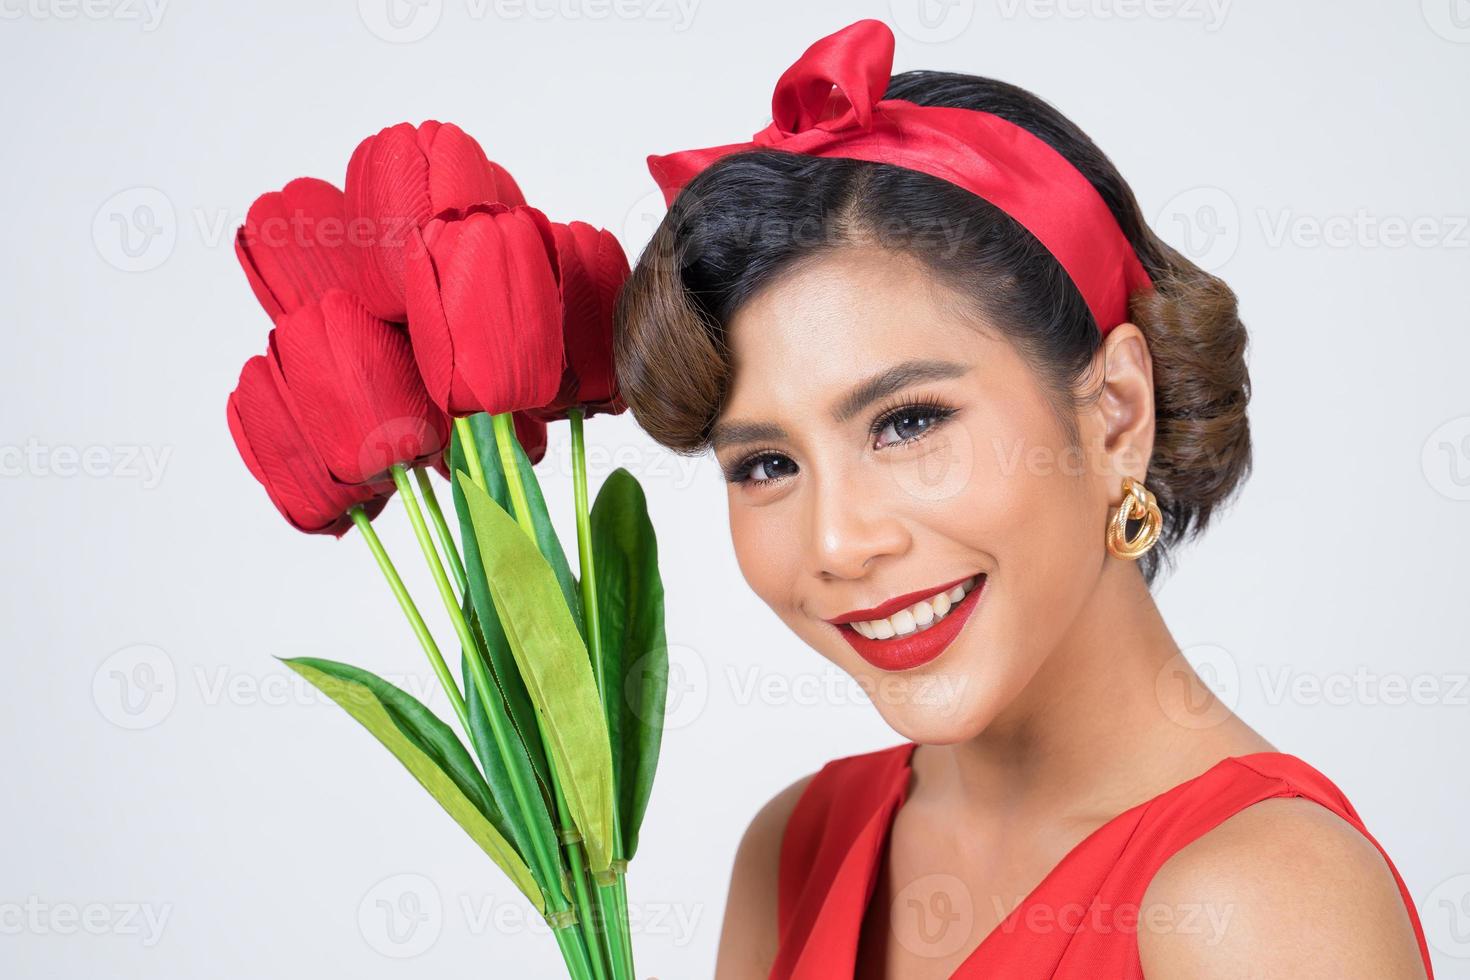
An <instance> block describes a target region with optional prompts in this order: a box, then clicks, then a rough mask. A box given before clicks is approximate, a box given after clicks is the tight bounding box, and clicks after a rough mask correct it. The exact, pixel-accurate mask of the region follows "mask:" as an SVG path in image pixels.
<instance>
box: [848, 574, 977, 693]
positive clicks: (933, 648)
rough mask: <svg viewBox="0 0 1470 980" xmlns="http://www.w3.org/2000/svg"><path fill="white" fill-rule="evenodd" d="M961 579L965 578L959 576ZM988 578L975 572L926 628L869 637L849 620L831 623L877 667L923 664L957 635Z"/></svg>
mask: <svg viewBox="0 0 1470 980" xmlns="http://www.w3.org/2000/svg"><path fill="white" fill-rule="evenodd" d="M960 581H961V582H963V581H965V579H960ZM988 581H989V580H988V578H987V577H986V576H984V575H981V576H979V578H978V580H977V581H976V583H975V587H974V588H973V589H971V590H970V591H969V592H968V593H966V594H965V597H964V598H963V599H961V600H960V601H959V602H957V603H955V605H954V607H953V608H951V609H950V611H949V613H948V614H947V615H946V616H945V617H944V618H943V619H942V620H940V621H939V622H937V623H935V624H934V625H933V626H930V627H928V628H927V629H922V630H918V631H916V632H913V633H909V634H908V635H907V636H895V637H893V638H891V639H887V640H870V639H868V638H867V637H866V636H863V635H862V634H861V633H859V632H858V631H857V630H855V629H853V628H852V625H851V624H850V623H846V622H844V623H839V624H834V625H836V626H837V631H838V632H839V633H841V634H842V638H843V639H844V640H846V641H847V642H848V643H850V644H851V645H852V648H853V649H854V650H856V651H857V654H858V656H860V657H862V658H863V659H864V660H866V661H867V662H868V663H870V664H872V665H873V666H874V667H877V668H878V669H879V670H909V669H910V668H913V667H918V666H920V665H922V664H926V663H928V662H929V661H931V660H933V659H934V658H935V657H937V656H939V655H940V654H941V653H943V652H944V650H945V648H946V647H948V646H949V645H950V643H952V642H954V638H955V637H956V636H958V635H959V632H960V628H961V627H962V626H964V625H965V621H966V620H968V619H969V618H970V614H971V613H972V612H974V611H975V606H976V605H977V604H979V602H980V595H981V593H983V592H984V591H985V588H986V585H987V583H988Z"/></svg>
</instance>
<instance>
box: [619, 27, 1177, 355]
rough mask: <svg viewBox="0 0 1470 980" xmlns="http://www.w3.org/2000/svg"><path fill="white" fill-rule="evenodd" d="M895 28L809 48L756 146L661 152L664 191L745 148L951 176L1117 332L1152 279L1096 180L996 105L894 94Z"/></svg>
mask: <svg viewBox="0 0 1470 980" xmlns="http://www.w3.org/2000/svg"><path fill="white" fill-rule="evenodd" d="M892 69H893V31H892V30H890V29H889V27H888V25H887V24H884V23H883V22H882V21H878V20H860V21H857V22H856V23H853V24H850V25H848V26H847V27H845V28H843V29H842V30H840V31H838V32H836V33H835V34H831V35H828V36H827V37H824V38H822V39H821V40H819V41H817V42H816V43H815V44H813V45H812V46H811V47H810V48H808V49H807V50H806V53H805V54H803V55H802V56H801V58H799V59H798V60H797V61H796V62H795V63H794V64H793V65H792V66H791V67H790V68H788V69H787V70H786V73H785V74H783V75H782V76H781V78H780V80H779V81H778V82H777V83H776V91H775V94H774V96H773V97H772V99H771V124H770V125H769V126H767V127H766V128H765V129H763V130H761V131H760V132H758V133H756V134H755V135H754V136H753V137H751V139H750V141H749V142H746V143H729V144H725V145H722V146H712V147H706V148H703V149H694V150H684V151H681V152H678V153H669V154H665V155H662V156H660V155H652V156H649V158H648V169H649V172H650V173H651V174H652V175H653V178H654V180H655V181H657V182H658V185H659V187H661V188H662V189H663V192H664V200H665V202H666V203H668V204H673V201H674V198H675V197H677V196H678V194H679V191H680V190H682V189H683V187H684V185H685V184H687V183H688V182H689V181H690V180H692V179H693V178H694V177H695V175H697V174H698V173H699V172H700V171H702V170H704V169H705V168H706V167H708V166H709V165H710V164H712V163H714V162H715V161H716V160H719V159H720V158H722V157H724V156H727V155H728V154H731V153H736V152H740V151H742V150H758V149H765V150H782V151H785V152H790V153H803V154H807V155H809V156H819V157H839V158H845V159H854V160H868V161H872V162H876V163H889V164H893V165H895V166H900V167H907V168H908V169H910V170H917V171H921V172H923V173H927V174H930V175H932V176H935V177H940V178H943V179H945V180H948V181H950V182H951V183H953V184H957V185H959V186H960V187H963V188H965V189H966V190H968V191H970V192H971V193H973V194H975V195H977V196H979V197H981V198H983V199H985V200H986V201H989V202H990V203H991V204H994V205H995V206H996V207H998V208H1000V209H1001V210H1002V211H1004V212H1005V213H1006V214H1008V215H1010V216H1011V217H1012V218H1014V219H1016V221H1018V222H1019V223H1020V224H1021V225H1022V226H1023V227H1024V228H1026V230H1028V231H1030V232H1031V234H1033V235H1035V236H1036V238H1037V240H1038V241H1040V242H1041V244H1042V245H1043V246H1045V247H1046V249H1047V251H1049V252H1050V253H1051V254H1052V255H1053V256H1055V257H1056V259H1057V261H1058V262H1060V263H1061V265H1062V268H1064V269H1066V271H1067V274H1068V275H1069V276H1070V277H1071V279H1072V282H1073V283H1074V284H1076V286H1077V289H1078V291H1079V292H1081V294H1082V297H1083V298H1084V299H1085V300H1086V301H1087V306H1088V309H1090V310H1091V311H1092V315H1093V318H1094V319H1095V320H1096V321H1097V325H1098V329H1099V330H1100V331H1102V332H1103V333H1104V334H1106V333H1107V332H1108V331H1109V330H1111V329H1112V328H1113V327H1115V326H1117V325H1118V324H1119V323H1122V322H1123V321H1124V320H1126V319H1127V318H1128V297H1129V294H1130V293H1131V292H1133V291H1136V290H1146V289H1151V288H1152V283H1151V282H1150V280H1149V278H1148V273H1147V272H1146V271H1145V270H1144V268H1143V264H1142V263H1141V262H1139V260H1138V256H1137V255H1136V254H1135V253H1134V251H1133V247H1132V246H1131V245H1130V244H1129V243H1128V239H1127V237H1126V236H1125V235H1124V234H1123V230H1122V229H1121V228H1120V227H1119V226H1118V222H1117V220H1116V219H1115V218H1114V217H1113V214H1112V212H1111V211H1110V210H1108V206H1107V204H1106V203H1105V202H1104V201H1103V199H1102V197H1101V196H1100V195H1099V194H1098V193H1097V190H1096V188H1094V187H1093V186H1092V183H1091V182H1090V181H1088V179H1087V178H1086V177H1084V176H1083V175H1082V174H1081V172H1080V171H1078V170H1077V169H1076V168H1075V167H1073V166H1072V164H1071V163H1069V162H1068V161H1067V159H1066V158H1065V157H1063V156H1062V155H1061V154H1060V153H1058V152H1057V151H1055V150H1053V149H1052V148H1051V147H1050V146H1048V145H1047V144H1046V142H1045V141H1043V140H1041V139H1039V138H1037V137H1036V136H1033V135H1032V134H1031V133H1030V132H1028V131H1027V130H1025V129H1023V128H1022V127H1020V126H1016V125H1014V124H1013V123H1010V122H1008V121H1007V120H1005V119H1002V118H1001V117H1000V116H996V115H993V114H991V113H988V112H977V111H973V110H970V109H950V108H942V107H938V106H920V105H916V104H914V103H912V102H908V101H906V100H903V99H884V98H883V93H884V91H885V90H886V89H887V87H888V80H889V76H890V74H891V72H892Z"/></svg>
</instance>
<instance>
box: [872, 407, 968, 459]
mask: <svg viewBox="0 0 1470 980" xmlns="http://www.w3.org/2000/svg"><path fill="white" fill-rule="evenodd" d="M953 414H954V409H951V408H946V407H944V406H942V405H905V406H904V407H902V408H897V409H894V410H893V411H891V412H889V413H887V414H886V415H884V416H882V417H881V418H879V419H878V420H877V421H876V422H874V423H873V435H874V436H875V437H877V438H878V444H877V445H876V446H875V447H874V448H876V449H883V448H884V447H886V446H894V445H898V444H900V443H905V442H912V441H913V440H915V439H917V438H919V437H920V436H922V435H924V434H925V433H927V432H928V431H929V430H931V429H933V428H935V427H936V426H938V425H939V423H941V422H943V421H944V420H945V419H947V418H949V417H950V416H951V415H953ZM889 432H892V433H893V438H892V440H885V439H884V438H883V437H884V436H886V435H887V434H888V433H889Z"/></svg>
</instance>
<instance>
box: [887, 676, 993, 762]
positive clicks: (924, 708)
mask: <svg viewBox="0 0 1470 980" xmlns="http://www.w3.org/2000/svg"><path fill="white" fill-rule="evenodd" d="M864 686H865V687H868V695H869V697H870V698H871V699H872V702H873V706H874V707H875V708H877V709H878V713H879V714H880V715H882V716H883V720H884V721H886V722H887V723H888V725H889V727H891V728H892V729H893V730H894V731H896V732H898V733H899V734H900V735H902V736H903V737H904V738H907V739H908V740H909V741H912V742H920V743H923V744H926V745H948V744H951V743H954V742H963V741H965V740H967V739H971V738H974V737H975V736H977V735H979V734H980V733H981V732H983V731H984V730H985V728H986V726H987V725H988V724H990V721H991V720H992V719H993V718H994V717H995V714H996V711H997V706H996V705H995V704H994V699H993V698H990V697H986V696H985V692H983V691H980V690H977V689H976V688H977V686H978V678H977V677H976V676H975V675H974V674H973V673H969V672H961V671H945V670H918V671H901V672H898V673H894V674H883V675H881V676H879V677H876V678H873V679H872V680H871V681H870V682H865V683H864Z"/></svg>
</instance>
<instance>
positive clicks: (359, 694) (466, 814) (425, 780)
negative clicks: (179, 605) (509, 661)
mask: <svg viewBox="0 0 1470 980" xmlns="http://www.w3.org/2000/svg"><path fill="white" fill-rule="evenodd" d="M285 664H286V666H288V667H290V668H291V669H292V670H294V671H296V672H297V673H298V674H300V675H301V676H302V677H305V678H306V679H307V680H308V681H310V682H311V683H312V684H314V685H316V687H318V688H319V689H320V690H321V691H322V692H323V693H324V694H326V695H327V696H328V697H330V698H331V699H332V700H333V701H335V702H337V703H338V704H339V705H341V706H342V707H343V708H344V709H346V711H347V713H348V714H350V715H351V716H352V717H353V718H356V719H357V721H358V722H359V723H360V724H361V725H362V726H363V727H364V728H366V729H367V730H368V731H370V732H372V733H373V735H374V736H375V737H376V738H377V739H378V741H380V742H382V743H383V744H384V745H385V746H387V748H388V751H390V752H392V753H393V754H394V755H395V756H396V757H397V758H398V761H399V762H401V763H403V765H404V767H405V768H407V769H408V771H409V772H410V773H412V774H413V777H414V778H415V779H417V780H418V781H419V784H420V785H422V786H423V787H424V789H426V790H428V791H429V795H430V796H432V797H434V799H435V800H438V801H439V805H440V806H442V807H443V808H444V810H445V811H446V812H447V813H448V814H449V815H450V816H451V817H453V818H454V820H455V822H456V823H458V824H459V825H460V826H461V827H463V828H464V830H465V832H466V833H468V834H469V835H470V838H471V839H472V840H473V841H474V842H475V843H476V844H478V845H480V848H481V850H483V851H484V852H485V853H486V854H488V855H490V859H491V860H492V861H494V862H495V863H496V864H497V865H499V866H500V869H501V870H502V871H504V872H505V873H506V875H508V876H509V877H510V880H511V881H512V882H513V883H514V884H515V886H516V887H517V888H519V889H520V890H521V893H522V894H524V895H525V896H526V897H527V898H528V899H530V900H531V904H532V905H534V906H535V907H536V910H537V911H539V912H542V913H544V912H545V909H546V905H545V900H544V898H543V897H542V893H541V889H540V888H539V887H538V886H537V884H536V881H535V879H534V878H533V877H532V875H531V870H530V868H528V867H527V866H526V863H525V861H523V860H522V859H521V856H520V855H519V854H518V853H517V852H516V849H515V848H514V847H512V846H511V844H510V843H509V842H508V841H507V840H506V838H507V836H509V833H510V832H509V827H508V826H507V823H506V820H505V817H504V815H503V814H502V813H501V812H500V811H499V809H498V808H497V807H496V805H495V801H494V799H493V798H492V797H491V795H490V788H489V787H488V786H487V785H486V784H485V781H484V780H483V779H482V778H481V777H480V773H479V772H478V770H476V769H475V764H474V761H473V760H471V759H470V756H469V753H468V752H466V751H465V748H464V746H463V745H462V744H460V741H459V739H457V738H455V737H454V733H453V732H451V731H450V730H449V726H448V725H446V724H444V723H443V722H442V721H440V720H439V718H438V717H437V716H436V715H435V714H434V713H433V712H432V711H430V710H429V709H428V708H426V707H424V706H423V705H422V704H420V703H419V702H418V701H416V700H415V699H414V698H413V697H412V696H410V695H409V694H406V693H405V692H403V691H400V690H399V689H398V688H396V687H394V686H393V685H392V684H389V683H388V682H387V681H385V680H383V679H382V678H380V677H377V676H375V675H373V674H370V673H368V672H367V671H365V670H360V669H358V668H357V667H352V666H349V665H347V664H342V663H337V662H335V661H332V660H321V659H318V658H315V657H297V658H295V659H291V660H286V661H285Z"/></svg>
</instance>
